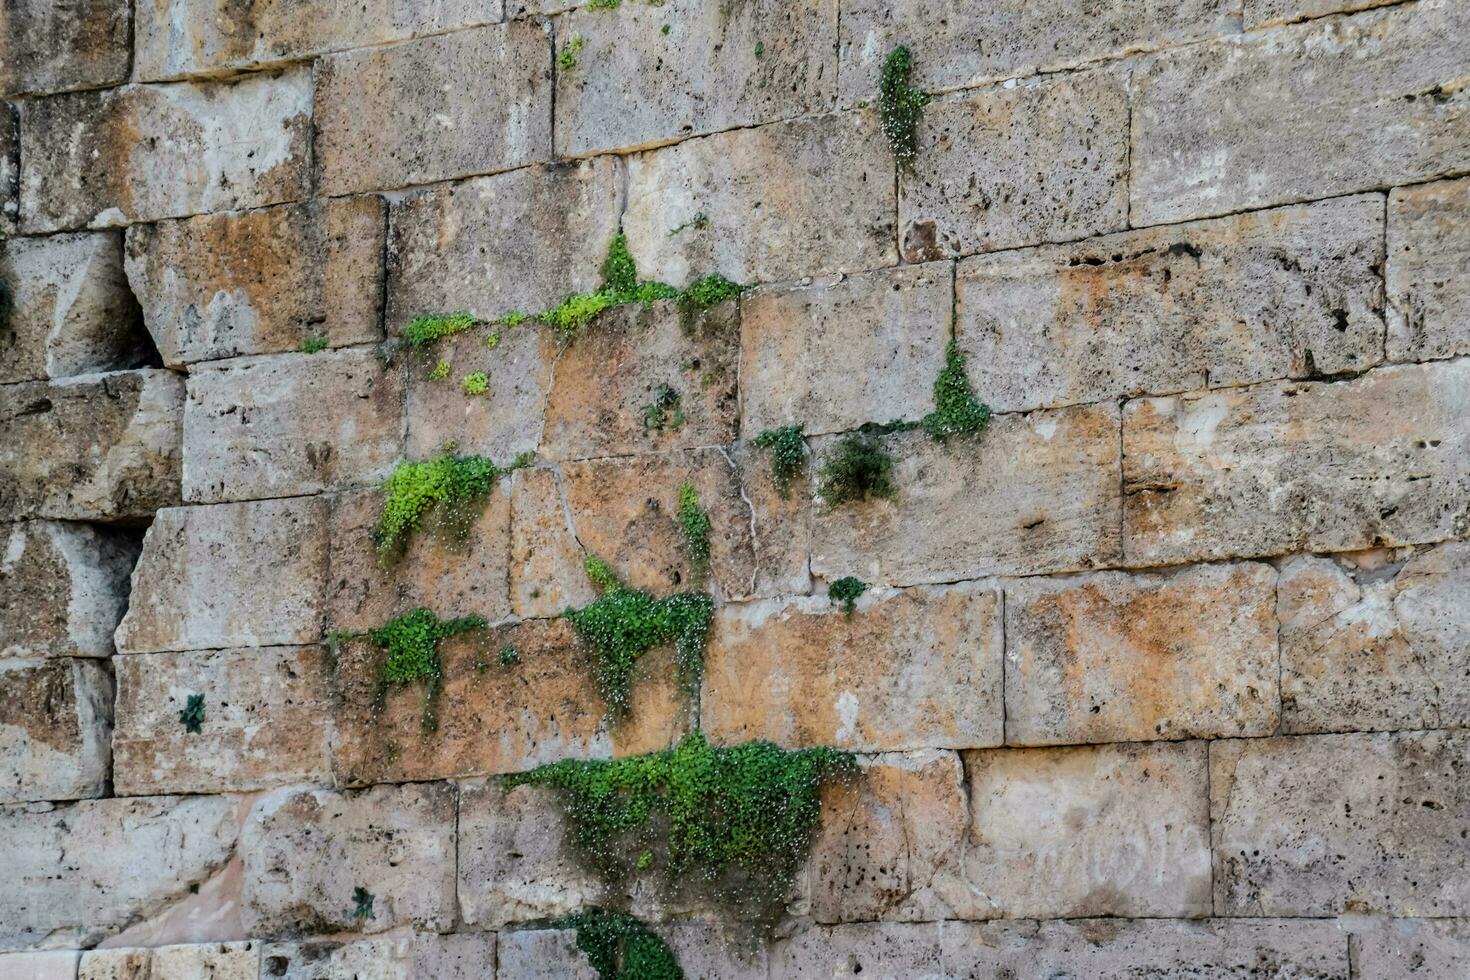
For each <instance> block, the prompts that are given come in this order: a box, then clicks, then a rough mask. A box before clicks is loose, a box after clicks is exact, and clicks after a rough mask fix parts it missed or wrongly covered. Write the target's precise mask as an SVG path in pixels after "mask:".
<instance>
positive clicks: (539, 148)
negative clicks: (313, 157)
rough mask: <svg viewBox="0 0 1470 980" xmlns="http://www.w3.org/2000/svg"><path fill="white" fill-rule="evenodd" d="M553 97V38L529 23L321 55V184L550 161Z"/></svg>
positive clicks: (363, 183) (336, 187)
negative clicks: (325, 55) (322, 56)
mask: <svg viewBox="0 0 1470 980" xmlns="http://www.w3.org/2000/svg"><path fill="white" fill-rule="evenodd" d="M551 100H552V90H551V41H550V39H549V38H548V37H547V33H546V30H545V28H543V27H542V26H541V25H539V24H534V23H531V22H528V21H516V22H513V23H509V24H495V25H491V26H488V27H478V28H474V29H472V30H467V31H457V32H455V33H452V34H443V35H439V36H437V37H426V38H421V39H419V40H417V41H410V42H408V43H406V44H399V45H394V46H392V47H387V48H368V49H363V50H359V51H350V52H346V53H344V54H334V55H329V56H328V57H326V58H323V59H321V60H320V61H319V62H318V63H317V76H316V117H315V119H316V154H317V159H318V160H319V161H320V166H321V175H322V177H321V180H322V190H323V191H324V192H325V193H328V194H334V195H336V194H350V193H353V192H355V191H370V190H387V189H392V188H395V187H404V186H407V185H409V184H427V183H430V182H432V181H436V180H446V179H449V178H452V177H465V176H468V175H471V174H484V173H490V172H492V171H497V170H512V169H514V168H516V167H519V166H523V165H525V164H528V163H535V162H537V161H541V160H546V159H549V158H550V156H551Z"/></svg>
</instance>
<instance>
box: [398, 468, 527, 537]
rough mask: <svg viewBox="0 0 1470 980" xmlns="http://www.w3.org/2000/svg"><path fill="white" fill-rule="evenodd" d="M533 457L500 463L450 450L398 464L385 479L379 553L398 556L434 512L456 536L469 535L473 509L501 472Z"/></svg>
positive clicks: (488, 494)
mask: <svg viewBox="0 0 1470 980" xmlns="http://www.w3.org/2000/svg"><path fill="white" fill-rule="evenodd" d="M532 458H533V457H532V455H531V454H530V453H522V454H521V455H519V456H517V457H516V458H515V460H514V461H513V462H512V463H511V464H510V465H509V466H499V465H497V464H496V463H495V462H494V461H492V460H490V459H488V458H486V457H484V456H456V455H453V454H452V453H446V454H444V455H442V456H439V457H436V458H434V459H430V460H425V461H423V462H418V463H413V462H407V461H405V462H402V463H399V464H398V466H397V467H395V468H394V470H393V472H392V474H390V475H389V477H388V479H387V480H386V481H385V482H384V483H383V493H384V500H383V513H382V515H381V516H380V517H379V518H378V526H377V528H376V530H375V531H374V532H373V540H374V543H375V544H376V546H377V549H378V554H379V556H380V557H382V558H384V559H391V558H392V557H393V556H395V555H396V554H397V553H398V552H399V551H400V550H401V549H402V547H403V545H404V543H405V541H406V540H407V538H408V536H409V534H411V533H413V532H414V531H417V530H418V529H419V528H420V526H421V525H422V523H423V521H424V519H425V517H426V515H427V514H429V513H430V512H431V511H433V512H435V517H436V525H437V527H439V528H441V529H443V530H446V531H448V532H450V535H451V537H452V538H454V539H455V540H461V541H462V540H465V539H466V538H467V537H468V535H469V528H470V524H471V523H472V522H473V517H474V510H475V508H476V507H477V506H479V505H481V504H482V503H483V502H484V500H485V499H486V498H487V497H489V496H490V493H491V491H492V490H494V489H495V484H496V483H497V482H499V480H500V478H501V477H503V476H506V475H507V474H510V473H513V472H515V471H516V470H518V469H521V468H523V467H526V466H529V465H531V461H532Z"/></svg>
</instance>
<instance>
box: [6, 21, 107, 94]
mask: <svg viewBox="0 0 1470 980" xmlns="http://www.w3.org/2000/svg"><path fill="white" fill-rule="evenodd" d="M131 6H132V5H131V4H130V3H129V2H128V0H78V2H74V3H60V4H59V3H56V2H55V0H11V2H9V3H7V4H5V6H4V8H3V9H0V94H4V95H16V94H19V93H34V92H60V91H63V90H65V89H73V88H95V87H98V86H103V85H116V84H118V83H120V82H125V81H127V79H128V53H129V51H128V49H129V48H130V47H131V40H132V39H131V37H130V36H129V27H130V23H129V21H130V20H131V18H130V17H129V14H130V12H131Z"/></svg>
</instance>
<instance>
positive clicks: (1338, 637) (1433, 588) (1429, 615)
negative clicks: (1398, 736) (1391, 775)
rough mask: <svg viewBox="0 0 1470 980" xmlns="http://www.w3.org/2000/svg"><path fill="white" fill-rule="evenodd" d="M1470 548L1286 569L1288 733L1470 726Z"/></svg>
mask: <svg viewBox="0 0 1470 980" xmlns="http://www.w3.org/2000/svg"><path fill="white" fill-rule="evenodd" d="M1467 594H1470V544H1466V543H1463V542H1452V543H1449V544H1444V545H1440V546H1438V547H1435V548H1430V549H1427V550H1425V551H1421V552H1419V553H1418V554H1415V555H1412V556H1401V555H1392V554H1384V553H1382V552H1369V553H1367V554H1364V555H1357V556H1345V557H1344V558H1342V559H1341V560H1340V561H1337V562H1334V561H1332V560H1331V559H1328V558H1314V557H1305V558H1294V559H1292V560H1290V561H1289V562H1287V563H1286V565H1284V566H1283V568H1282V574H1281V585H1280V604H1279V610H1280V615H1281V701H1282V713H1283V717H1282V731H1283V732H1286V733H1299V732H1333V731H1364V730H1374V729H1383V730H1396V729H1405V728H1452V727H1459V726H1470V684H1467V683H1466V682H1465V679H1464V671H1465V664H1466V662H1467V659H1470V610H1467V609H1466V607H1465V602H1464V596H1465V595H1467Z"/></svg>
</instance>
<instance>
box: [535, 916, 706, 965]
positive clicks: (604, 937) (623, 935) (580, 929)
mask: <svg viewBox="0 0 1470 980" xmlns="http://www.w3.org/2000/svg"><path fill="white" fill-rule="evenodd" d="M557 925H558V926H559V927H560V928H562V929H575V930H577V948H578V949H579V950H581V951H582V953H583V954H584V955H585V956H586V957H587V962H588V963H591V964H592V969H594V970H596V971H597V975H598V977H600V978H601V980H684V971H683V970H681V969H680V968H679V961H678V960H676V959H674V954H673V951H672V950H670V949H669V947H668V944H667V943H665V942H664V941H663V940H662V939H660V938H659V936H658V934H657V933H655V932H654V931H653V930H652V929H650V928H648V927H647V926H646V925H644V924H643V923H642V922H639V921H638V920H637V919H635V918H633V917H632V916H631V915H627V914H625V913H622V912H609V911H606V910H604V909H587V910H586V911H582V912H578V913H576V914H574V915H569V916H567V917H566V918H564V919H562V920H561V921H560V922H558V923H557Z"/></svg>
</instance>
